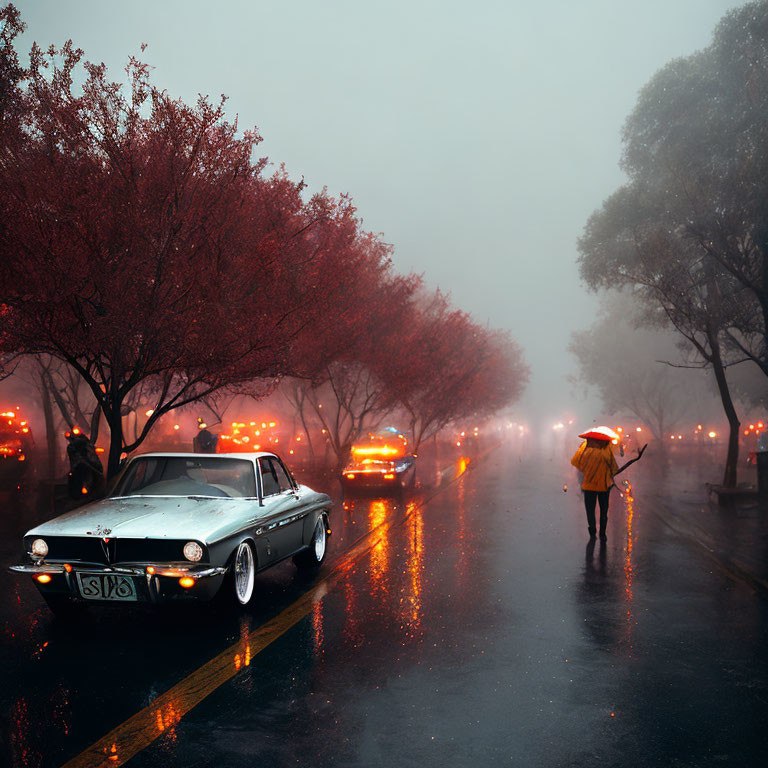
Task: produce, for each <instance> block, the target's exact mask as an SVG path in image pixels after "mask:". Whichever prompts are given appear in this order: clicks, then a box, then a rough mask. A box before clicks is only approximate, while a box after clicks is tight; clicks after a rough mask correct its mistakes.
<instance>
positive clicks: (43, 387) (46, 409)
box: [40, 371, 58, 480]
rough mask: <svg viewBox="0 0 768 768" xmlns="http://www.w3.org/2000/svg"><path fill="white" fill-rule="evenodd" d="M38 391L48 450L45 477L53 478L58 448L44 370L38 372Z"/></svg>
mask: <svg viewBox="0 0 768 768" xmlns="http://www.w3.org/2000/svg"><path fill="white" fill-rule="evenodd" d="M40 392H41V394H42V400H43V417H44V418H45V444H46V448H47V452H48V456H47V460H48V461H47V470H46V473H47V479H49V480H53V479H54V478H55V477H56V470H57V464H58V462H57V459H58V455H57V454H58V450H57V447H56V423H55V420H54V418H53V403H51V393H50V390H49V389H48V382H47V381H46V375H45V372H44V371H41V373H40Z"/></svg>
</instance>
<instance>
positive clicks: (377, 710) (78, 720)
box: [0, 448, 768, 766]
mask: <svg viewBox="0 0 768 768" xmlns="http://www.w3.org/2000/svg"><path fill="white" fill-rule="evenodd" d="M468 469H469V470H470V471H466V470H468ZM425 474H426V473H425ZM627 474H628V475H631V477H629V478H628V481H627V482H622V483H621V485H620V486H619V488H618V489H617V490H615V491H614V492H613V493H612V496H611V510H610V515H609V527H608V537H609V538H608V542H607V543H606V544H602V543H600V542H598V543H597V544H596V543H595V542H587V540H586V535H585V525H584V519H583V516H584V515H583V507H582V500H581V497H580V495H579V494H578V493H571V492H568V493H566V494H564V493H563V491H562V487H563V483H564V481H568V482H569V484H570V487H573V485H572V483H571V478H570V477H564V471H563V470H562V468H561V467H559V466H558V465H557V463H556V462H551V463H549V464H547V463H546V462H542V461H541V459H540V458H537V457H528V456H525V455H523V454H520V453H518V452H516V451H515V450H514V449H512V448H505V449H504V450H503V451H499V452H497V453H495V454H492V455H489V456H486V457H485V458H483V459H481V460H479V461H475V462H473V463H472V464H469V465H467V464H466V463H464V462H461V461H457V462H456V463H455V464H454V465H453V466H452V469H451V470H450V471H449V472H447V473H443V474H442V475H439V476H440V477H441V482H442V487H441V488H440V489H435V490H427V491H426V492H423V493H413V494H406V495H405V497H404V498H402V499H399V498H390V499H386V498H375V497H371V496H369V497H365V496H361V497H356V498H347V499H346V500H345V501H344V503H343V504H338V505H337V506H336V507H335V512H334V517H333V518H332V527H333V530H334V534H333V536H332V537H331V540H330V545H331V549H330V551H329V561H328V562H327V563H326V565H324V567H323V569H322V570H321V572H320V574H319V575H318V576H317V577H316V578H314V579H311V580H306V579H305V578H302V577H301V576H299V575H297V573H296V571H295V570H294V568H293V566H292V565H291V564H289V563H288V564H285V565H282V566H279V567H277V568H275V569H274V570H271V571H267V572H265V573H264V574H261V575H260V576H259V577H258V599H257V600H256V601H255V603H254V605H253V606H251V607H249V609H248V611H245V612H241V613H226V612H220V611H216V610H213V609H207V608H201V609H200V610H195V611H189V610H185V611H177V612H169V613H166V612H162V613H160V614H158V613H152V612H142V611H135V612H133V613H132V614H131V615H130V619H128V618H126V617H125V616H123V614H122V613H121V612H120V611H119V610H116V609H113V610H109V611H90V612H89V614H88V616H87V618H86V619H85V620H84V621H83V622H82V623H81V624H76V625H71V624H66V623H60V622H59V621H58V620H53V619H52V618H51V617H50V615H49V614H48V613H47V609H45V608H44V607H43V605H42V602H41V601H40V599H39V598H38V597H37V595H36V594H35V591H34V588H32V587H31V586H30V585H28V584H26V583H24V582H20V581H17V580H16V579H15V577H10V578H9V577H8V576H7V575H3V576H2V577H0V578H2V582H1V583H0V587H2V588H3V589H4V590H6V591H5V594H6V595H7V596H8V599H7V600H6V605H5V619H4V620H5V642H4V654H5V658H4V663H5V667H4V668H5V669H9V670H12V671H11V673H10V675H9V680H8V682H7V685H6V686H5V689H4V692H3V701H4V711H5V712H7V714H8V719H9V723H10V724H9V727H8V730H7V732H6V733H5V734H4V744H3V749H4V750H5V752H4V754H5V755H7V756H8V759H9V760H10V761H11V762H12V764H14V765H19V766H49V765H51V766H53V765H56V766H60V765H63V764H65V763H67V761H71V762H70V763H69V764H70V765H71V766H75V765H77V766H80V765H105V766H107V765H120V764H123V763H125V762H126V761H128V764H129V765H132V766H133V765H136V766H142V765H146V766H176V765H185V766H214V765H216V766H218V765H225V766H253V765H255V764H259V765H265V766H271V765H288V764H305V763H307V762H311V763H312V764H313V765H316V766H334V765H344V766H384V765H386V766H391V765H392V764H401V765H413V764H417V763H418V764H423V765H425V766H431V765H435V766H437V765H440V766H443V765H457V766H458V765H496V764H499V763H506V764H512V765H525V766H529V765H530V766H551V765H579V766H582V765H586V766H591V765H627V766H652V765H681V766H706V765H715V764H718V765H719V764H722V763H723V762H725V763H726V764H734V765H736V764H738V765H757V764H761V763H760V760H759V758H760V757H761V755H762V741H761V726H760V724H761V723H762V722H764V720H765V717H766V715H768V694H767V691H766V689H767V688H768V686H767V685H766V679H767V678H766V670H767V669H768V652H767V651H766V643H765V642H764V640H765V636H766V634H765V630H766V622H767V620H768V616H767V615H766V611H765V602H764V601H762V599H761V598H760V597H759V596H756V595H755V594H753V593H751V592H750V591H749V590H748V589H746V588H744V586H743V585H741V584H739V583H736V582H734V581H733V580H730V579H728V578H727V577H726V576H725V575H724V574H723V573H721V572H720V571H718V570H717V569H713V568H711V567H710V563H709V562H708V561H707V560H706V559H705V558H703V557H702V556H701V555H700V554H699V553H698V552H696V551H695V550H694V549H693V548H691V547H690V546H688V545H687V544H686V543H685V542H684V541H683V540H682V539H680V538H679V537H675V536H673V535H670V533H669V530H668V528H667V527H665V525H664V524H663V523H662V522H661V521H660V520H659V518H658V516H657V515H656V514H652V513H651V511H650V510H651V505H650V502H649V501H648V498H649V493H650V491H651V490H652V489H653V488H654V482H655V481H656V477H655V476H654V475H653V473H651V472H649V473H648V474H647V475H643V474H642V473H641V472H633V473H629V472H628V473H627ZM437 475H438V473H437V471H435V472H434V473H433V474H431V475H430V476H437ZM585 547H586V550H585ZM4 554H5V555H7V557H8V558H11V557H12V554H11V552H10V550H8V551H7V552H5V551H4Z"/></svg>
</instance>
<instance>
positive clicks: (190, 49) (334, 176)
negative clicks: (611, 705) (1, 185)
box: [17, 0, 742, 417]
mask: <svg viewBox="0 0 768 768" xmlns="http://www.w3.org/2000/svg"><path fill="white" fill-rule="evenodd" d="M741 4H742V3H739V2H729V1H728V0H644V2H637V1H636V0H632V1H631V2H630V0H579V2H574V1H573V0H538V2H534V1H533V0H527V1H525V2H524V1H523V0H504V1H503V2H492V1H490V0H474V1H473V2H461V3H456V2H450V1H449V0H440V1H439V2H432V1H427V0H406V1H404V2H403V1H401V0H389V1H388V2H386V3H385V2H378V1H377V2H372V1H370V0H353V1H350V0H344V1H341V0H314V1H308V0H291V1H290V2H286V0H282V1H280V0H270V1H269V2H267V1H264V0H262V1H260V0H251V1H250V2H246V1H245V0H242V1H240V2H237V1H236V0H218V2H216V3H210V2H206V3H204V2H197V1H195V0H162V1H160V0H131V2H123V3H119V2H104V0H87V1H86V0H69V1H68V2H61V0H34V1H32V0H30V1H27V2H24V1H22V2H17V7H19V8H20V10H21V11H22V15H23V17H24V20H25V21H26V22H27V24H28V25H29V26H28V31H27V34H26V39H25V41H24V42H25V43H27V44H29V43H31V40H32V39H34V40H36V41H38V42H39V43H40V44H41V45H44V46H46V45H48V44H50V43H54V44H57V45H59V44H61V43H63V42H64V41H65V40H67V39H69V38H71V39H72V40H73V41H74V42H75V43H76V45H77V46H79V47H80V48H83V49H84V50H85V52H86V58H87V59H89V60H91V61H103V62H105V63H106V64H107V66H108V67H109V69H110V70H111V71H112V72H113V74H114V77H115V79H119V78H120V77H121V76H122V71H121V68H122V67H123V66H124V65H125V63H126V61H127V59H128V56H129V55H130V54H138V53H139V51H140V45H141V43H148V46H149V47H148V48H147V50H146V52H145V53H144V54H143V60H144V61H146V62H148V63H149V64H151V65H152V66H154V67H155V72H154V79H155V82H156V83H157V84H158V85H160V86H162V87H164V88H166V89H167V90H168V91H169V92H170V93H171V94H173V95H176V96H180V97H182V98H184V99H185V100H193V99H194V98H195V97H196V95H197V94H198V93H203V94H209V95H211V96H213V97H217V96H218V95H219V94H221V93H224V94H226V95H227V96H228V97H229V111H230V113H231V114H232V115H234V114H235V113H237V114H238V115H239V118H240V125H241V127H250V126H253V125H256V126H258V128H259V131H260V133H261V135H262V136H263V137H264V142H263V143H262V144H261V146H260V152H259V154H260V155H262V156H268V157H269V158H270V160H271V161H272V162H273V163H275V164H279V163H285V164H286V166H287V169H288V171H289V172H290V174H291V175H292V176H293V177H295V178H297V179H298V178H299V177H300V176H302V175H303V176H304V177H305V180H306V181H307V182H308V184H309V185H310V189H320V188H321V187H323V186H327V187H328V189H329V191H330V192H331V193H333V194H335V195H338V194H340V193H343V192H347V193H350V194H351V195H352V197H353V198H354V200H355V202H356V205H357V208H358V211H359V214H360V215H361V217H362V218H363V219H364V223H365V226H366V228H367V229H370V230H373V231H376V232H381V233H382V234H383V236H384V239H386V240H387V241H388V242H390V243H392V244H393V245H394V247H395V263H396V265H397V267H398V268H399V269H400V270H401V271H404V272H407V271H411V270H413V271H416V272H422V273H424V275H425V277H426V280H427V282H428V284H429V285H431V286H437V285H439V286H440V287H441V288H443V289H444V290H446V291H449V292H450V293H451V294H452V297H453V300H454V303H455V304H456V305H458V306H459V307H461V308H462V309H464V310H467V311H469V312H471V313H472V314H473V315H474V316H475V317H476V318H477V319H478V320H480V321H482V322H488V323H490V324H491V325H492V326H495V327H501V328H507V329H509V330H511V331H512V333H513V335H514V336H515V338H516V339H517V340H518V341H519V342H520V344H521V345H522V347H523V349H524V351H525V355H526V358H527V360H528V362H529V364H530V365H531V368H532V377H531V384H530V387H529V391H528V393H527V394H526V397H525V400H524V403H523V404H521V408H520V410H527V411H529V412H531V414H532V412H534V411H536V412H542V408H543V407H546V411H547V412H548V413H550V414H552V415H553V416H555V417H557V416H558V414H561V413H564V412H566V411H569V410H571V411H572V410H573V408H574V405H575V404H574V403H573V402H572V397H571V393H570V389H571V388H570V386H569V385H568V383H567V380H566V377H567V375H568V374H569V373H573V372H574V370H575V369H574V362H573V360H572V359H571V358H570V356H569V355H568V353H567V350H566V348H567V345H568V340H569V336H570V333H571V331H572V330H573V329H576V328H583V327H585V326H587V325H589V324H590V321H591V314H592V310H593V307H594V306H595V302H596V299H595V298H594V297H592V296H590V295H588V294H587V293H586V291H585V290H584V289H583V288H582V286H581V285H580V282H579V278H578V273H577V269H576V265H575V259H576V255H577V254H576V239H577V237H578V236H579V234H580V233H581V230H582V228H583V226H584V223H585V221H586V219H587V217H588V215H589V214H590V213H591V212H592V210H594V209H595V208H596V207H598V206H599V205H600V203H601V202H602V200H603V199H604V198H605V197H607V196H608V195H609V194H610V193H611V192H612V191H613V190H614V189H615V188H616V187H617V186H618V185H619V184H620V183H621V182H622V175H621V172H620V170H619V168H618V160H619V156H620V151H621V145H620V130H621V126H622V124H623V122H624V119H625V117H626V116H627V114H628V113H629V112H630V110H631V109H632V107H633V105H634V102H635V99H636V96H637V92H638V90H639V89H640V88H641V87H642V86H643V84H644V83H645V82H647V80H648V79H649V78H650V77H651V76H652V75H653V74H654V72H656V71H657V70H658V69H659V68H660V67H662V66H663V65H664V64H665V63H666V62H667V61H668V60H670V59H672V58H675V57H678V56H685V55H687V54H690V53H692V52H693V51H695V50H697V49H699V48H702V47H704V46H705V45H707V44H708V42H709V40H710V37H711V34H712V31H713V29H714V27H715V25H716V24H717V22H718V20H719V19H720V17H721V16H722V15H723V13H724V12H726V11H727V10H729V9H731V8H735V7H738V6H739V5H741ZM583 415H584V416H587V414H586V413H584V414H583Z"/></svg>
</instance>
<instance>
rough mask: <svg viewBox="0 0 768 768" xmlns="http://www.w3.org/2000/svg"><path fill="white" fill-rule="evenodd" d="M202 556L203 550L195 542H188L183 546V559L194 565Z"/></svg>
mask: <svg viewBox="0 0 768 768" xmlns="http://www.w3.org/2000/svg"><path fill="white" fill-rule="evenodd" d="M202 556H203V548H202V547H201V546H200V545H199V544H198V543H197V542H196V541H188V542H187V543H186V544H185V545H184V557H186V558H187V560H191V561H192V562H193V563H196V562H197V561H198V560H199V559H200V558H201V557H202Z"/></svg>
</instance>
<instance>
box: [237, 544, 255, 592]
mask: <svg viewBox="0 0 768 768" xmlns="http://www.w3.org/2000/svg"><path fill="white" fill-rule="evenodd" d="M255 579H256V558H255V557H254V555H253V547H252V546H251V545H250V544H249V543H248V542H247V541H243V542H241V544H240V546H239V547H238V548H237V551H236V552H235V558H234V560H233V561H232V586H233V588H234V593H235V600H237V602H238V603H239V604H240V605H248V603H250V602H251V598H252V597H253V585H254V581H255Z"/></svg>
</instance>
